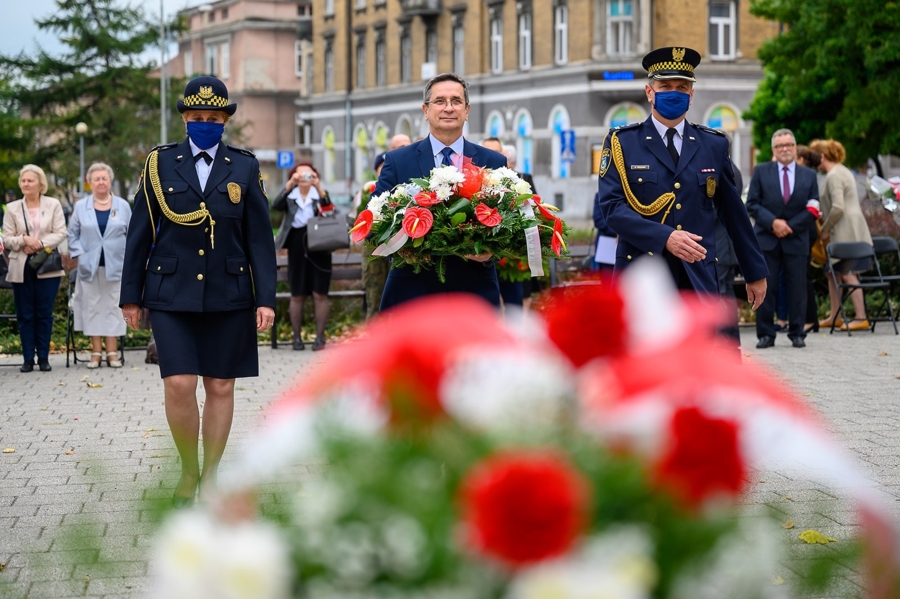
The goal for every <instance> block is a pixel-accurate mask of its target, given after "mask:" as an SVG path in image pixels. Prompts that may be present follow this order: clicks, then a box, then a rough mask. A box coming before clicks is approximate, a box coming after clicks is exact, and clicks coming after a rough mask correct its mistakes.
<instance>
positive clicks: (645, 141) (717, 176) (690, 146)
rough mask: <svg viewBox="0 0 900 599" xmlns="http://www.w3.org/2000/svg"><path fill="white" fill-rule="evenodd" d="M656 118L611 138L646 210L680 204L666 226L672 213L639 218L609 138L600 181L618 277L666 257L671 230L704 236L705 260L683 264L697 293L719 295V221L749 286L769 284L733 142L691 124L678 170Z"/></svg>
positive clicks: (601, 196)
mask: <svg viewBox="0 0 900 599" xmlns="http://www.w3.org/2000/svg"><path fill="white" fill-rule="evenodd" d="M652 118H653V117H652V116H651V117H648V118H647V120H646V121H644V122H643V123H637V124H634V125H628V126H625V127H620V128H618V129H616V130H614V131H613V132H612V133H616V134H617V137H618V140H619V143H620V144H621V147H622V153H623V156H624V160H625V164H624V170H625V176H626V178H627V180H628V184H629V185H630V187H631V191H632V192H633V193H634V195H635V196H636V197H637V199H638V200H639V202H640V203H641V204H644V205H649V204H652V203H653V202H654V201H655V200H656V199H657V198H659V197H660V196H661V195H662V194H664V193H666V192H671V193H674V194H675V200H674V203H673V204H672V207H671V210H670V211H669V213H668V216H666V218H665V223H662V220H663V216H664V215H665V213H666V210H665V209H663V210H662V211H660V212H659V213H657V214H656V215H653V216H642V215H641V214H638V213H637V212H635V210H634V209H632V208H631V206H630V205H629V204H628V202H627V200H626V197H625V192H624V190H623V188H622V179H621V177H620V175H619V171H618V169H617V168H616V165H615V163H614V160H613V158H612V156H609V152H608V151H609V149H610V143H611V138H612V133H611V134H610V135H608V136H607V137H606V142H605V143H604V147H603V162H602V163H601V172H603V174H602V176H601V177H600V180H599V194H600V208H601V210H602V212H603V215H604V216H605V217H606V222H607V224H608V225H609V227H610V228H611V229H612V230H614V231H615V232H616V233H617V234H618V235H619V245H618V247H617V249H616V269H620V268H624V267H626V266H628V264H629V263H631V262H632V261H633V260H635V259H637V258H638V256H642V255H644V254H648V255H655V256H662V255H663V251H664V250H665V247H666V241H667V240H668V239H669V235H671V234H672V229H678V230H685V231H688V232H689V233H693V234H695V235H699V236H701V237H702V238H703V239H702V240H701V241H700V242H699V243H700V245H702V246H703V247H704V248H706V258H704V259H703V260H700V261H698V262H694V263H688V262H684V263H683V264H684V268H685V271H686V272H687V276H688V278H689V279H690V281H691V285H692V286H693V288H694V290H695V291H697V292H700V293H709V294H716V293H718V291H719V284H718V277H717V273H716V232H715V222H716V215H717V214H718V217H719V219H721V221H722V224H723V225H725V229H726V231H727V232H728V235H729V237H731V240H732V242H733V243H734V251H735V254H736V255H737V259H738V263H739V264H740V266H741V272H742V273H743V275H744V278H745V279H746V280H747V281H758V280H760V279H765V278H766V276H767V275H768V269H767V268H766V262H765V259H764V258H763V255H762V252H761V251H760V249H759V244H758V243H757V241H756V235H755V234H754V233H753V228H752V227H751V225H750V219H749V217H748V216H747V210H746V209H745V208H744V204H743V202H742V201H741V196H740V193H739V192H738V190H737V189H736V188H735V183H734V171H733V168H732V163H731V159H730V158H729V157H728V140H727V139H726V138H725V137H724V136H723V135H721V134H719V133H717V132H715V131H713V130H711V129H708V128H706V127H701V126H697V125H692V124H691V123H688V122H687V121H685V124H684V138H683V144H682V147H681V155H680V157H679V160H678V166H677V167H676V166H675V164H674V163H673V161H672V157H671V156H669V151H668V149H667V148H666V145H665V142H664V141H663V139H662V138H661V137H660V135H659V133H658V132H657V131H656V128H655V127H654V126H653V123H652V122H651V119H652ZM607 156H609V157H608V158H607ZM607 164H608V166H607V167H606V170H605V172H604V171H603V167H604V166H606V165H607ZM710 179H711V181H710Z"/></svg>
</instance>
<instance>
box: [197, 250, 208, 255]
mask: <svg viewBox="0 0 900 599" xmlns="http://www.w3.org/2000/svg"><path fill="white" fill-rule="evenodd" d="M197 253H198V254H200V255H201V256H202V255H203V254H205V253H206V252H204V251H203V250H200V251H199V252H197Z"/></svg>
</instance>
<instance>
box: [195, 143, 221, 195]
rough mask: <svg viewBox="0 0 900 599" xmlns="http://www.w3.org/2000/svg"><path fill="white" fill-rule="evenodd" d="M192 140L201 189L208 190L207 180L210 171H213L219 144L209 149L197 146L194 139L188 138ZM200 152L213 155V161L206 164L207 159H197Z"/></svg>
mask: <svg viewBox="0 0 900 599" xmlns="http://www.w3.org/2000/svg"><path fill="white" fill-rule="evenodd" d="M188 140H189V141H190V142H191V155H192V156H193V157H195V158H194V168H195V169H197V178H198V179H200V189H201V190H203V191H206V181H207V180H208V179H209V173H210V171H212V167H213V162H215V160H216V151H217V150H218V149H219V144H216V145H214V146H213V147H211V148H210V149H208V150H201V149H200V148H198V147H197V144H195V143H194V140H192V139H191V138H188ZM200 152H206V153H207V154H209V155H210V157H212V159H213V162H210V163H209V164H206V161H205V160H203V159H202V158H201V159H200V160H197V159H196V156H197V154H199V153H200Z"/></svg>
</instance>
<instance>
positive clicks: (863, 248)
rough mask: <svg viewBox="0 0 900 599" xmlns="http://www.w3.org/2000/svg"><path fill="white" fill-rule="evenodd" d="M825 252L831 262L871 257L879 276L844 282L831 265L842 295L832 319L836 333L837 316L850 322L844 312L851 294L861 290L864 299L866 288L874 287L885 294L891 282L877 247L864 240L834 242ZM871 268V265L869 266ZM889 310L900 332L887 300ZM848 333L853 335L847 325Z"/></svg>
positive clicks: (833, 276) (835, 285)
mask: <svg viewBox="0 0 900 599" xmlns="http://www.w3.org/2000/svg"><path fill="white" fill-rule="evenodd" d="M825 252H826V253H827V254H828V258H829V264H830V263H831V260H832V259H834V260H861V259H865V258H869V260H870V263H871V264H874V265H875V271H876V272H877V273H878V276H877V278H874V280H869V281H862V280H860V282H859V283H857V284H852V283H844V282H843V281H838V278H837V274H836V273H835V272H834V268H833V267H831V268H829V269H828V272H829V276H830V277H831V281H832V283H834V287H835V289H837V292H838V295H839V296H840V298H841V299H840V302H838V314H836V315H835V318H834V320H832V321H831V330H830V331H829V332H830V333H834V325H835V321H836V320H837V316H838V315H840V317H841V320H843V321H844V322H845V323H849V322H850V319H849V318H847V314H846V313H845V312H844V302H845V301H846V300H847V298H848V297H850V294H851V293H853V292H854V291H856V290H857V289H859V290H861V291H862V293H863V296H864V297H863V299H864V300H865V293H866V290H873V289H883V290H884V292H885V294H887V293H888V292H889V291H890V288H891V284H890V283H888V282H887V281H885V280H884V279H883V278H882V276H881V265H880V264H879V263H878V258H877V257H876V256H875V248H873V247H872V246H871V245H869V244H868V243H866V242H864V241H846V242H832V243H829V244H828V247H826V248H825ZM869 268H871V266H870V267H869ZM887 307H888V312H889V313H890V317H891V323H892V324H893V325H894V332H895V333H898V334H900V332H898V331H897V321H896V320H895V318H894V308H893V307H892V306H891V303H890V302H887ZM874 329H875V327H874V326H873V327H872V329H871V330H872V331H873V332H874ZM847 335H848V336H849V335H852V333H851V332H850V327H849V326H848V327H847Z"/></svg>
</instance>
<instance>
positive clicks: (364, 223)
mask: <svg viewBox="0 0 900 599" xmlns="http://www.w3.org/2000/svg"><path fill="white" fill-rule="evenodd" d="M374 222H375V216H374V215H373V214H372V211H371V210H363V211H362V212H360V213H359V216H357V217H356V222H355V223H353V228H352V229H350V231H349V233H350V239H352V240H353V241H354V242H355V243H359V242H360V241H362V240H363V239H365V238H366V236H367V235H368V234H369V231H371V230H372V224H373V223H374Z"/></svg>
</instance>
